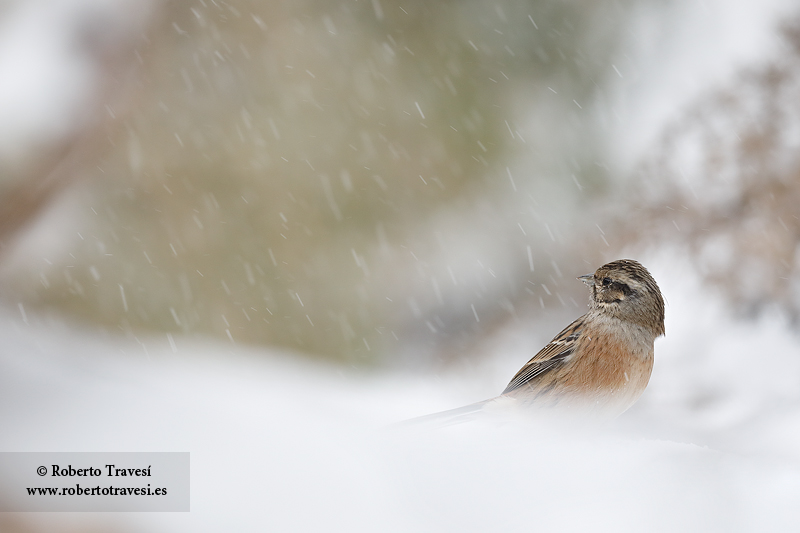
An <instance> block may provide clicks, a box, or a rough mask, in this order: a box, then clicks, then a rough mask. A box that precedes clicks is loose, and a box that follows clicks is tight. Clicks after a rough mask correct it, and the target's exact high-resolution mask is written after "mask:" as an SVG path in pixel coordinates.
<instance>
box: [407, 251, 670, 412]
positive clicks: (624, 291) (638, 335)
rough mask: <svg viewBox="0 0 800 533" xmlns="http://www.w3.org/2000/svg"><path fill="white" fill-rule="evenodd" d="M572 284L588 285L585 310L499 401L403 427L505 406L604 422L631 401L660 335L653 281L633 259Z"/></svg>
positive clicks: (643, 382)
mask: <svg viewBox="0 0 800 533" xmlns="http://www.w3.org/2000/svg"><path fill="white" fill-rule="evenodd" d="M577 279H579V280H581V281H583V282H584V283H585V284H586V285H587V286H588V287H589V288H590V297H589V311H588V312H587V313H586V314H584V315H583V316H581V317H579V318H577V319H576V320H575V321H573V322H572V323H571V324H570V325H568V326H567V327H566V328H564V329H563V330H562V331H561V332H560V333H559V334H558V335H556V336H555V337H554V338H553V340H551V341H550V342H549V343H548V344H547V345H546V346H545V347H544V348H542V349H541V350H540V351H539V352H538V353H537V354H536V355H534V356H533V357H532V358H531V359H530V360H529V361H528V362H527V363H525V364H524V365H523V366H522V368H521V369H520V370H519V371H518V372H517V373H516V374H515V375H514V377H513V378H512V379H511V381H510V382H509V383H508V385H507V386H506V388H505V390H503V392H502V393H501V394H500V395H499V396H497V397H496V398H492V399H489V400H485V401H483V402H478V403H475V404H471V405H468V406H465V407H461V408H458V409H453V410H450V411H444V412H442V413H435V414H433V415H427V416H423V417H419V418H416V419H412V420H411V421H410V422H431V421H436V422H437V423H439V424H441V425H449V424H453V423H458V422H463V421H467V420H470V419H473V418H475V416H476V415H478V414H480V413H486V412H492V411H494V412H497V411H498V410H506V409H508V408H510V407H512V406H513V407H514V408H521V409H520V410H522V409H526V410H527V409H535V410H539V411H542V410H546V411H548V412H550V413H572V414H580V415H587V416H589V417H595V418H602V419H608V418H615V417H617V416H618V415H620V414H622V413H623V412H625V411H626V410H627V409H628V408H629V407H631V406H632V405H633V404H634V403H636V401H637V400H638V399H639V397H640V396H641V395H642V393H643V392H644V390H645V388H646V387H647V384H648V382H649V381H650V374H651V372H652V370H653V356H654V343H655V340H656V338H658V337H660V336H662V335H665V329H664V297H663V296H662V295H661V291H660V289H659V288H658V284H657V283H656V280H655V279H654V278H653V276H652V275H651V274H650V272H648V270H647V269H646V268H645V267H644V266H642V264H641V263H639V262H638V261H635V260H633V259H619V260H616V261H612V262H610V263H606V264H604V265H603V266H601V267H600V268H598V269H597V270H596V271H595V272H594V274H587V275H585V276H579V277H578V278H577Z"/></svg>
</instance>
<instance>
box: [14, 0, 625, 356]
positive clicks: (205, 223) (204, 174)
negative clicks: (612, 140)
mask: <svg viewBox="0 0 800 533" xmlns="http://www.w3.org/2000/svg"><path fill="white" fill-rule="evenodd" d="M624 5H625V4H624V3H620V2H603V1H600V2H563V1H541V2H523V1H519V0H502V1H496V2H481V1H443V2H428V1H423V0H410V1H403V2H395V1H391V2H390V1H387V0H372V1H368V0H358V1H356V0H346V1H344V0H343V1H322V0H301V1H297V0H293V1H283V2H280V1H277V2H257V1H250V2H247V1H232V2H213V1H210V0H199V1H194V2H184V1H176V2H173V3H171V4H169V7H168V10H167V12H166V13H165V15H164V18H163V21H162V23H161V24H160V25H159V26H158V27H156V28H154V29H153V31H152V32H151V33H150V35H148V42H149V44H148V46H147V47H146V48H142V49H141V50H140V51H139V53H140V56H141V58H142V61H143V63H144V65H145V66H146V70H145V75H144V77H143V78H142V79H141V80H140V83H141V85H140V87H138V91H139V96H138V101H137V102H136V105H135V106H134V107H133V109H131V110H130V111H129V112H128V113H126V114H125V115H124V116H123V117H122V118H121V119H120V120H119V121H118V122H117V124H116V131H114V132H113V133H112V134H110V136H109V143H110V144H109V150H108V151H107V153H106V155H105V157H104V159H103V160H101V161H92V162H90V164H87V165H86V168H85V169H84V171H85V173H86V174H89V175H91V176H92V177H93V180H92V181H91V187H90V189H91V191H90V194H91V201H89V202H87V205H86V206H85V209H84V210H83V213H82V214H83V216H84V217H85V220H84V221H83V222H82V224H83V225H84V228H83V230H82V231H81V236H80V237H81V238H80V239H77V238H76V239H75V242H74V243H73V244H72V245H71V246H70V249H69V253H68V254H65V255H64V256H63V257H58V258H50V262H51V263H52V264H51V265H45V266H44V267H43V270H41V271H31V272H29V273H27V276H29V278H28V282H27V283H20V284H19V288H18V292H19V293H20V294H22V295H23V296H24V298H26V299H27V300H28V301H33V302H38V303H39V304H41V305H48V306H57V307H59V308H61V309H64V310H67V311H68V312H70V313H72V314H74V315H78V316H84V317H86V318H88V319H90V320H93V321H100V322H102V323H105V324H108V325H111V326H114V327H120V328H122V329H123V330H125V331H137V330H141V329H142V328H144V329H150V330H162V331H182V332H186V333H199V334H204V335H213V336H218V337H221V338H230V339H232V340H233V341H235V342H247V343H265V344H271V345H279V346H288V347H293V348H299V349H301V350H304V351H308V352H313V353H317V354H322V355H325V356H328V357H339V358H343V359H345V360H350V361H354V362H357V361H363V360H370V359H372V358H373V357H374V356H375V355H376V354H379V353H382V352H384V351H385V350H386V348H388V347H391V346H395V344H396V343H397V342H398V341H399V339H403V340H408V339H409V337H414V338H418V339H424V338H427V337H426V336H435V335H436V334H440V335H441V334H443V332H447V331H452V330H458V329H463V327H464V326H463V324H467V323H469V324H472V325H473V326H474V325H475V324H477V318H478V317H479V316H482V317H484V321H483V324H487V323H491V319H493V318H495V317H502V316H507V315H508V313H509V312H512V313H513V311H514V306H515V305H516V304H515V303H514V302H515V299H518V298H521V297H526V298H532V297H534V296H535V297H536V299H540V298H544V299H546V300H547V301H548V302H550V301H555V300H553V299H554V298H555V297H556V296H558V294H556V295H555V296H554V294H553V293H556V292H557V290H556V289H555V288H554V286H553V283H555V284H558V278H559V277H560V276H561V272H559V271H558V270H559V269H558V265H557V264H556V263H555V261H554V260H553V257H555V256H554V255H553V253H552V252H553V249H554V248H558V247H563V246H564V244H563V243H561V242H560V237H559V236H558V234H557V232H556V235H555V237H554V235H553V234H554V231H556V230H555V226H556V225H557V222H558V220H559V219H558V217H559V216H561V217H566V216H568V215H567V214H568V213H571V212H572V211H569V210H568V209H566V207H569V206H571V205H573V204H574V202H576V200H572V199H570V200H564V199H565V198H572V197H575V196H579V195H578V194H576V193H577V192H578V189H577V188H576V187H575V185H576V184H578V180H580V183H581V187H582V188H583V189H584V193H591V192H592V191H593V190H599V189H601V188H602V187H603V180H604V179H605V176H604V174H603V170H602V168H601V167H600V166H598V165H594V164H593V163H594V161H595V160H596V159H597V157H598V153H600V152H601V150H602V140H598V135H597V132H598V123H599V119H598V116H597V113H594V112H593V111H592V109H593V106H594V105H596V103H597V100H598V92H599V91H600V92H601V91H602V87H603V85H604V83H605V81H604V80H605V79H606V78H607V77H608V76H609V75H613V70H612V69H611V65H610V57H611V55H612V53H613V52H614V50H615V47H616V46H617V44H618V36H619V35H620V33H621V29H620V28H622V27H624V25H625V23H626V21H627V19H628V14H626V12H625V11H624V10H623V9H622V8H621V7H620V6H624ZM520 162H522V163H520ZM520 168H521V170H519V169H520ZM98 169H99V170H98ZM511 169H514V172H513V174H512V170H511ZM576 176H577V177H576ZM540 186H541V187H546V188H551V189H552V188H553V187H556V188H557V189H558V190H561V191H562V194H561V195H560V196H559V195H558V194H555V195H552V196H549V197H548V200H547V201H545V202H539V203H537V201H536V195H535V194H534V192H535V191H536V187H540ZM548 190H550V189H548ZM563 191H569V192H563ZM587 191H588V192H587ZM559 201H564V202H565V205H564V206H562V209H556V208H555V207H554V206H552V205H550V204H552V203H553V202H556V203H557V202H559ZM577 201H579V200H577ZM561 211H563V212H564V213H567V214H563V213H562V214H561V215H558V213H559V212H561ZM548 216H553V217H555V218H554V219H553V220H551V221H550V222H549V224H548V220H547V217H548ZM524 217H527V218H524ZM523 218H524V220H525V221H527V220H531V221H532V222H530V225H529V226H526V225H525V224H527V222H524V221H523ZM543 218H544V220H542V219H543ZM534 221H535V222H536V224H535V229H531V228H533V226H534ZM517 226H519V229H518V228H517ZM526 227H528V231H526V230H525V228H526ZM520 230H522V231H520ZM573 244H574V243H573ZM471 247H472V248H471ZM462 249H468V250H472V251H474V250H473V249H477V250H478V252H477V255H474V254H473V256H470V257H464V258H459V257H457V254H458V251H459V250H462ZM498 250H505V252H503V253H500V252H498ZM509 250H510V251H509ZM526 250H527V253H526ZM467 255H469V254H467ZM508 258H512V259H511V260H509V259H508ZM458 261H462V262H464V263H467V262H468V263H469V265H470V266H469V268H467V267H463V268H461V270H459V269H458V268H457V265H455V263H456V262H458ZM476 261H477V264H478V265H479V266H475V268H482V270H481V271H480V272H478V273H475V274H474V275H472V274H469V273H470V272H472V271H471V270H469V269H470V268H473V266H474V265H475V262H476ZM492 261H496V263H498V264H496V265H494V266H492V265H491V263H492ZM534 263H535V264H536V266H537V269H535V272H532V271H531V268H529V267H530V266H533V265H534ZM454 265H455V266H454ZM462 266H463V265H462ZM555 272H557V275H555V274H554V273H555ZM580 273H584V272H580ZM468 274H469V275H468ZM497 280H499V281H497ZM550 280H552V281H550ZM528 282H531V283H533V282H535V284H533V285H532V284H531V283H528ZM542 283H550V284H551V285H550V288H551V289H552V290H550V289H547V287H545V288H544V289H541V284H542ZM445 285H447V287H449V288H448V289H445ZM524 287H528V291H527V293H526V292H525V291H523V288H524ZM532 287H533V289H531V288H532ZM576 288H577V287H576ZM558 298H559V299H562V298H561V296H558ZM542 301H544V300H542ZM562 303H563V300H562Z"/></svg>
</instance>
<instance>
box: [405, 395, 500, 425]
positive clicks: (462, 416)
mask: <svg viewBox="0 0 800 533" xmlns="http://www.w3.org/2000/svg"><path fill="white" fill-rule="evenodd" d="M493 400H494V398H492V399H490V400H484V401H482V402H478V403H473V404H470V405H465V406H464V407H458V408H456V409H450V410H448V411H442V412H440V413H433V414H431V415H425V416H420V417H417V418H411V419H409V420H404V421H402V422H398V423H397V424H394V427H396V428H402V427H426V426H427V427H446V426H452V425H455V424H463V423H465V422H470V421H472V420H476V419H478V418H479V417H480V416H481V415H482V412H483V408H484V407H485V406H486V404H488V403H489V402H491V401H493Z"/></svg>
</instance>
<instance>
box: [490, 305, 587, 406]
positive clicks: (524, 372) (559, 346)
mask: <svg viewBox="0 0 800 533" xmlns="http://www.w3.org/2000/svg"><path fill="white" fill-rule="evenodd" d="M585 318H586V315H584V316H582V317H580V318H578V319H577V320H575V321H574V322H573V323H572V324H570V325H569V326H567V327H566V328H564V330H563V331H562V332H561V333H559V334H558V335H556V336H555V338H554V339H553V340H551V341H550V343H549V344H547V346H545V347H544V348H542V349H541V350H540V351H539V353H537V354H536V355H534V356H533V357H532V358H531V360H530V361H528V362H527V363H525V366H523V367H522V368H521V369H520V370H519V372H517V374H516V375H515V376H514V377H513V378H512V379H511V382H510V383H509V384H508V386H507V387H506V390H504V391H503V394H506V393H508V392H511V391H513V390H515V389H518V388H520V387H523V386H525V385H527V384H528V383H530V382H532V381H533V380H535V379H537V378H539V377H541V376H542V375H544V374H546V373H547V372H550V371H551V370H553V369H555V368H558V367H560V366H562V365H564V364H565V363H566V359H567V357H569V356H570V355H571V354H572V353H573V352H574V351H575V348H577V346H578V338H579V337H580V335H581V331H583V326H584V321H585Z"/></svg>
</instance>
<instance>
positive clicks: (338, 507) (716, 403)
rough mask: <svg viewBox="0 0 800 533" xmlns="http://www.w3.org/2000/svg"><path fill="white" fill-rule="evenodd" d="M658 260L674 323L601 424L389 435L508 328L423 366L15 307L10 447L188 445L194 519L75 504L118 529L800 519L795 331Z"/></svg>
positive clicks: (443, 397)
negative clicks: (463, 352) (358, 365)
mask: <svg viewBox="0 0 800 533" xmlns="http://www.w3.org/2000/svg"><path fill="white" fill-rule="evenodd" d="M659 257H660V258H659ZM648 260H649V263H650V266H651V271H652V272H653V274H654V276H655V277H656V279H658V280H659V283H660V284H661V287H662V289H663V291H664V293H665V294H666V296H667V299H668V302H669V304H668V308H667V336H666V337H665V338H662V339H660V340H658V341H657V344H656V367H655V370H654V375H653V379H652V381H651V385H650V387H649V388H648V390H647V391H646V392H645V394H644V396H643V397H642V399H641V400H640V402H639V403H638V404H637V405H636V406H634V407H633V408H632V409H631V410H630V411H628V412H627V413H625V414H624V415H622V417H620V418H619V419H618V420H617V421H615V422H614V423H613V424H611V425H608V426H604V427H600V428H591V429H574V428H570V427H568V426H562V425H552V424H546V423H544V422H541V421H532V420H530V421H529V420H520V419H514V420H504V421H501V422H496V421H491V420H490V421H486V422H475V423H469V424H463V425H460V426H455V427H449V428H443V429H430V428H425V429H414V428H411V429H408V428H399V429H398V428H392V427H391V424H392V423H393V422H396V421H398V420H400V419H402V418H405V417H408V416H414V415H419V414H425V413H427V412H432V411H435V410H437V409H440V408H447V407H455V406H457V405H458V403H460V402H463V403H467V402H469V401H478V400H481V399H484V397H485V396H483V397H482V396H472V397H469V396H470V395H471V394H481V393H483V392H485V393H487V394H488V395H491V394H492V391H495V392H497V388H498V385H497V381H498V379H507V378H508V376H510V375H511V374H512V373H513V371H514V370H515V368H513V367H509V365H512V364H516V365H518V364H520V363H521V362H523V361H524V360H525V357H526V355H527V352H526V350H528V348H527V344H526V342H528V343H530V342H531V341H530V339H528V340H527V341H526V340H525V339H523V338H522V337H519V338H518V339H517V341H515V340H514V339H513V337H508V338H506V339H503V340H501V339H498V341H497V342H498V344H499V345H502V346H506V347H508V350H506V352H507V353H506V354H505V355H504V356H502V357H495V358H491V360H488V361H486V362H485V363H484V364H485V365H486V367H485V368H481V367H478V368H474V369H473V370H472V371H464V370H460V371H458V372H455V371H454V372H452V373H449V374H444V375H439V376H435V375H428V376H420V375H408V374H398V373H390V372H378V371H372V372H367V371H363V370H362V371H355V370H352V371H343V370H342V368H341V367H337V366H333V365H326V364H321V363H315V362H312V361H310V360H308V359H306V358H303V357H297V356H296V354H286V353H278V352H273V351H268V350H260V349H253V348H244V347H237V346H234V345H224V344H214V343H211V342H207V341H204V340H202V339H183V338H180V337H174V339H175V340H174V342H175V346H176V348H177V350H176V351H173V350H172V349H171V348H170V346H169V343H168V342H167V339H165V338H164V339H161V338H150V339H139V340H135V341H134V340H129V339H121V338H114V337H112V336H109V335H107V334H103V335H100V334H98V333H97V332H89V331H81V330H76V329H74V327H73V326H71V325H69V324H59V323H58V322H55V321H53V320H52V319H47V318H45V317H42V316H40V315H32V314H31V313H30V312H28V313H27V314H28V316H27V319H28V324H25V323H24V322H23V321H22V319H21V316H20V314H19V310H17V309H8V310H6V312H5V313H4V316H3V320H2V326H0V338H1V340H0V343H2V345H3V346H4V350H3V353H2V355H0V406H2V407H0V423H1V424H2V427H3V428H4V431H3V432H2V433H1V434H0V450H3V451H54V450H57V451H132V450H135V451H189V452H191V454H192V455H191V495H192V496H191V509H192V511H191V512H190V513H138V514H135V513H130V514H123V513H120V514H104V515H81V516H82V517H83V519H84V520H85V521H86V523H97V522H98V521H99V522H100V523H102V524H104V525H108V526H114V525H116V526H118V527H123V526H124V528H125V530H126V531H220V530H227V531H263V530H265V529H266V530H275V531H320V530H327V531H330V530H332V531H339V530H341V531H439V530H441V531H453V530H458V531H488V530H498V529H501V530H506V531H531V530H544V531H573V530H584V529H592V530H594V531H616V532H624V531H641V530H647V531H678V530H680V531H753V530H783V531H786V530H790V529H796V528H798V527H800V510H798V509H797V507H796V501H797V499H798V497H800V425H798V422H800V372H798V370H800V368H798V366H799V365H800V361H798V358H797V356H796V355H797V353H800V350H799V348H800V343H798V339H797V337H796V336H795V335H794V334H793V333H791V331H790V329H789V328H788V327H787V326H786V325H785V324H783V323H781V321H780V320H779V319H778V318H777V317H768V318H765V319H763V320H762V321H760V322H757V323H749V322H740V321H738V320H737V319H736V318H734V317H731V316H729V315H728V314H727V313H726V308H725V306H724V304H723V303H722V301H721V300H720V299H719V298H718V297H717V296H716V295H715V294H713V293H710V292H708V291H705V290H703V289H702V288H701V286H700V285H699V282H698V281H697V277H696V276H694V275H693V274H692V271H691V270H690V269H689V268H688V267H680V265H678V266H676V264H675V259H674V254H673V255H672V257H669V255H668V254H662V255H661V256H657V255H656V256H653V257H651V258H648ZM534 329H536V328H534ZM535 333H536V335H541V336H542V339H544V338H545V337H546V336H547V335H550V334H551V332H549V331H544V332H542V331H536V332H535ZM516 334H517V335H519V333H516ZM515 347H516V349H517V350H519V351H520V353H514V349H515ZM504 373H506V374H507V376H505V378H503V377H502V376H503V374H504ZM498 376H499V377H498ZM501 386H502V385H501ZM501 386H500V387H501ZM477 391H480V392H477ZM26 516H28V515H26ZM30 518H31V519H32V520H33V522H34V523H37V524H42V525H43V527H44V528H45V529H48V528H50V527H54V525H55V524H58V523H59V520H60V519H59V517H58V515H54V516H51V515H47V514H44V515H38V516H31V517H30ZM76 520H77V519H76Z"/></svg>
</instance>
